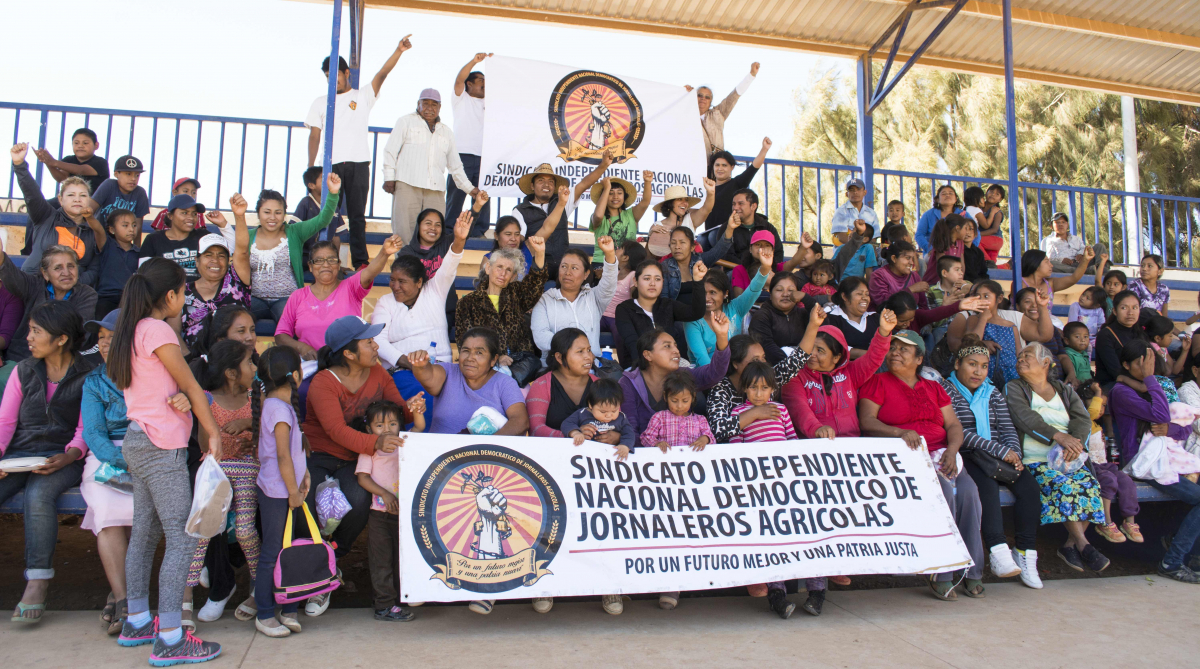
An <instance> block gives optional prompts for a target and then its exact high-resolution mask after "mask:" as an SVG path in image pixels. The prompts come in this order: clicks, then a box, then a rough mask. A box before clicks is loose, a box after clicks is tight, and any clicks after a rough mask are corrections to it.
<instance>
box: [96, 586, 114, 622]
mask: <svg viewBox="0 0 1200 669" xmlns="http://www.w3.org/2000/svg"><path fill="white" fill-rule="evenodd" d="M116 613H117V599H116V595H114V594H113V593H111V592H110V593H108V599H107V600H106V601H105V602H104V610H103V611H101V612H100V622H102V623H111V622H112V621H113V616H114V615H116Z"/></svg>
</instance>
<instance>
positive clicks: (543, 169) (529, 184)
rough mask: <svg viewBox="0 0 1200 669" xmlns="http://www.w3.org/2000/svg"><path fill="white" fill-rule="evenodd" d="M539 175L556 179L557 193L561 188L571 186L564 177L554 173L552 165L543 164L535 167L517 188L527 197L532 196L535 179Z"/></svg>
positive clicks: (521, 180)
mask: <svg viewBox="0 0 1200 669" xmlns="http://www.w3.org/2000/svg"><path fill="white" fill-rule="evenodd" d="M539 174H547V175H549V176H552V177H554V189H555V190H556V191H557V190H558V187H559V186H570V185H571V182H569V181H567V178H566V177H562V176H559V175H557V174H555V173H554V168H553V167H551V166H550V163H542V164H541V165H538V166H537V167H535V168H534V169H533V171H531V172H527V173H526V174H525V176H523V177H521V179H520V180H519V181H517V188H520V189H521V192H522V193H524V194H526V195H532V194H533V178H534V177H536V176H537V175H539Z"/></svg>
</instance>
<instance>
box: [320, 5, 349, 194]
mask: <svg viewBox="0 0 1200 669" xmlns="http://www.w3.org/2000/svg"><path fill="white" fill-rule="evenodd" d="M352 1H353V0H352ZM341 38H342V0H333V36H332V37H331V38H330V40H329V41H330V47H329V86H328V87H327V88H326V93H325V127H324V129H323V130H322V132H323V133H324V135H325V155H324V157H323V158H322V159H321V173H322V174H323V175H325V177H324V178H322V179H321V204H322V206H324V204H325V198H327V197H329V181H328V177H329V172H330V171H331V170H332V169H333V117H334V114H335V113H336V111H337V109H336V107H337V81H338V74H339V72H340V70H339V69H338V50H339V49H338V47H339V46H340V44H339V42H340V41H341Z"/></svg>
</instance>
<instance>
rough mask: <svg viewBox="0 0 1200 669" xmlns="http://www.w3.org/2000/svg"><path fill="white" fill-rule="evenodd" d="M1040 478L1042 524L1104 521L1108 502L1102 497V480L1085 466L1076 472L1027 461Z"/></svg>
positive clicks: (1030, 470) (1102, 522) (1031, 471)
mask: <svg viewBox="0 0 1200 669" xmlns="http://www.w3.org/2000/svg"><path fill="white" fill-rule="evenodd" d="M1025 466H1026V467H1029V472H1030V473H1031V474H1033V477H1034V478H1035V479H1036V480H1037V482H1038V487H1039V488H1040V489H1041V493H1042V524H1043V525H1051V524H1053V523H1061V522H1064V521H1068V520H1082V521H1087V522H1089V523H1100V524H1104V522H1105V520H1104V504H1103V503H1102V502H1101V501H1100V483H1099V482H1098V481H1097V480H1096V477H1095V476H1092V473H1091V472H1090V471H1089V470H1088V468H1087V467H1083V468H1081V469H1079V470H1077V471H1076V472H1075V473H1073V474H1064V473H1062V472H1060V471H1058V470H1057V469H1051V468H1050V466H1049V465H1047V464H1046V463H1044V462H1035V463H1032V464H1027V465H1025Z"/></svg>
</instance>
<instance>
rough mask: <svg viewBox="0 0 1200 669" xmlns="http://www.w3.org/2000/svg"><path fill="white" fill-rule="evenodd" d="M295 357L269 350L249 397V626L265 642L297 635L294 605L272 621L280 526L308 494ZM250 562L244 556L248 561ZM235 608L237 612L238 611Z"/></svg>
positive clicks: (285, 349)
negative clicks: (252, 513)
mask: <svg viewBox="0 0 1200 669" xmlns="http://www.w3.org/2000/svg"><path fill="white" fill-rule="evenodd" d="M299 387H300V354H299V353H297V352H296V351H295V349H292V348H288V347H286V346H272V347H271V348H269V349H267V350H266V352H264V353H263V354H262V357H260V358H259V360H258V376H257V377H256V378H255V380H254V386H253V388H252V389H251V394H250V407H251V426H252V427H251V430H252V434H251V442H252V443H256V444H258V461H259V463H260V467H259V470H258V481H257V483H258V486H257V487H258V513H259V518H260V519H261V520H262V530H263V545H262V550H261V551H260V552H259V555H258V566H257V569H256V572H255V575H254V601H255V609H256V613H257V617H256V618H255V621H254V626H255V627H256V628H258V631H260V632H262V633H263V634H265V635H267V636H269V637H276V638H278V637H285V636H288V635H289V634H291V633H292V632H299V631H300V622H299V621H298V620H297V617H296V614H297V611H298V609H299V606H298V605H297V604H296V603H292V604H284V605H283V608H282V610H281V611H280V613H279V618H278V619H277V618H276V617H275V594H274V590H273V588H274V585H275V583H274V573H275V560H276V559H277V558H278V557H279V551H281V550H283V527H284V524H285V523H286V522H287V519H288V516H289V515H291V513H292V510H293V509H295V508H296V507H298V506H300V505H301V504H303V503H304V497H305V496H306V495H307V494H308V488H309V476H308V458H307V455H308V454H307V453H306V452H305V449H304V437H303V435H301V434H300V418H299V415H300V413H299V408H300V391H299ZM247 559H249V556H247ZM238 608H239V609H240V608H241V607H238Z"/></svg>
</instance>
